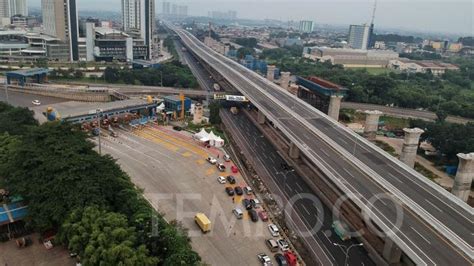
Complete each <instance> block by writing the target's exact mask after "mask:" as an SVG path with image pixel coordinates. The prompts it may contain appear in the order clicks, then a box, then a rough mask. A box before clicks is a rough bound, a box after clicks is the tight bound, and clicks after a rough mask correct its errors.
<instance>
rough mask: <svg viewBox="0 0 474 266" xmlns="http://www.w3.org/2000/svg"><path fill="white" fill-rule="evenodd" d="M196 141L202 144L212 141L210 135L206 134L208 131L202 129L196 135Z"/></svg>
mask: <svg viewBox="0 0 474 266" xmlns="http://www.w3.org/2000/svg"><path fill="white" fill-rule="evenodd" d="M193 137H194V139H195V140H198V141H200V142H207V141H210V134H209V133H207V132H206V130H204V128H203V129H201V131H199V132H198V133H196V134H194V136H193Z"/></svg>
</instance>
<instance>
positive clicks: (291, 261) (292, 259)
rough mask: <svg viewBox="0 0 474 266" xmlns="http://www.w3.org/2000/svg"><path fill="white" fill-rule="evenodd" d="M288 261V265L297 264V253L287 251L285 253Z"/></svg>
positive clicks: (294, 265) (293, 265)
mask: <svg viewBox="0 0 474 266" xmlns="http://www.w3.org/2000/svg"><path fill="white" fill-rule="evenodd" d="M284 255H285V258H286V261H287V262H288V265H290V266H296V265H297V264H298V259H297V258H296V255H295V254H293V252H291V251H287V252H285V253H284Z"/></svg>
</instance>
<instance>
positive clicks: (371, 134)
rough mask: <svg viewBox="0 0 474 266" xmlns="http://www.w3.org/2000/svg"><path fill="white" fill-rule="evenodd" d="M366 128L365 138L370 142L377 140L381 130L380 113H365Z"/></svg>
mask: <svg viewBox="0 0 474 266" xmlns="http://www.w3.org/2000/svg"><path fill="white" fill-rule="evenodd" d="M365 114H366V118H365V128H364V137H366V138H367V139H368V140H371V141H372V140H375V137H376V135H377V130H378V128H379V118H380V116H381V115H382V112H380V111H377V110H375V111H365Z"/></svg>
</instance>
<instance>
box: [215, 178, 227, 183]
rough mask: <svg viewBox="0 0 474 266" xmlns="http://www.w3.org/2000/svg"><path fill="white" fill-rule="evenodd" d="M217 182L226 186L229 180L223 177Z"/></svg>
mask: <svg viewBox="0 0 474 266" xmlns="http://www.w3.org/2000/svg"><path fill="white" fill-rule="evenodd" d="M217 182H219V183H220V184H225V183H227V180H226V179H225V177H223V176H218V177H217Z"/></svg>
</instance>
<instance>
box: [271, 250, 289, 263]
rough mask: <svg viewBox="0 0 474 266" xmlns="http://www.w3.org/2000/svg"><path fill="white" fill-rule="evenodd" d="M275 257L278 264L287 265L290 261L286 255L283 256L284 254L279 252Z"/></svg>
mask: <svg viewBox="0 0 474 266" xmlns="http://www.w3.org/2000/svg"><path fill="white" fill-rule="evenodd" d="M274 258H275V260H276V262H277V264H278V266H287V265H288V261H286V258H285V256H283V255H282V254H280V253H277V254H275V256H274Z"/></svg>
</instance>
